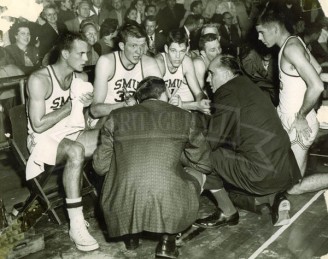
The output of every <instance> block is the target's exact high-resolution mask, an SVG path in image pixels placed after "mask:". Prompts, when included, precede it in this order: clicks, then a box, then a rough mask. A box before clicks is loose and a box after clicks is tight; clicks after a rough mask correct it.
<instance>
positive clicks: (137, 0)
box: [131, 0, 146, 24]
mask: <svg viewBox="0 0 328 259" xmlns="http://www.w3.org/2000/svg"><path fill="white" fill-rule="evenodd" d="M132 6H133V7H135V8H136V10H137V19H136V21H137V23H138V24H141V23H142V22H143V21H144V19H145V7H146V5H145V2H144V0H134V1H133V3H132V4H131V7H132Z"/></svg>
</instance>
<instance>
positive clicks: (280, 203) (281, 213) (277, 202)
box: [272, 193, 290, 226]
mask: <svg viewBox="0 0 328 259" xmlns="http://www.w3.org/2000/svg"><path fill="white" fill-rule="evenodd" d="M289 211H290V202H289V200H287V198H286V196H285V195H284V194H283V193H278V194H277V195H276V197H275V198H274V202H273V204H272V224H273V225H274V226H283V225H287V224H289V221H290V217H289Z"/></svg>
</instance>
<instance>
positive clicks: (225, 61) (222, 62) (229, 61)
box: [217, 54, 243, 75]
mask: <svg viewBox="0 0 328 259" xmlns="http://www.w3.org/2000/svg"><path fill="white" fill-rule="evenodd" d="M217 59H218V61H219V62H218V66H219V67H223V68H226V69H227V70H229V71H231V73H232V74H233V75H242V74H243V73H242V70H241V68H240V65H239V62H238V59H237V58H236V57H234V56H231V55H228V54H223V55H219V56H218V57H217Z"/></svg>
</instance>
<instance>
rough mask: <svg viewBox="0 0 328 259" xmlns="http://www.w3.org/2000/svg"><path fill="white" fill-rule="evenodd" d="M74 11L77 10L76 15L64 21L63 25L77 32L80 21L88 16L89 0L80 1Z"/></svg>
mask: <svg viewBox="0 0 328 259" xmlns="http://www.w3.org/2000/svg"><path fill="white" fill-rule="evenodd" d="M76 12H77V17H75V18H74V19H71V20H69V21H66V22H65V25H66V27H67V29H68V30H69V31H70V32H79V31H80V24H81V22H82V21H83V20H85V19H87V18H88V17H89V16H90V4H89V2H88V1H82V2H80V3H79V5H78V8H77V10H76Z"/></svg>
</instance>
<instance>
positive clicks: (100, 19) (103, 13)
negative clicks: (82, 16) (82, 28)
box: [89, 6, 109, 27]
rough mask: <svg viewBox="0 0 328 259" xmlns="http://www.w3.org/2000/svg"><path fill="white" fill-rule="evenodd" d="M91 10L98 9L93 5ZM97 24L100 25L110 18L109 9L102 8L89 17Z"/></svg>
mask: <svg viewBox="0 0 328 259" xmlns="http://www.w3.org/2000/svg"><path fill="white" fill-rule="evenodd" d="M91 11H93V13H96V11H95V10H94V9H93V6H92V7H91ZM89 18H90V19H91V20H92V21H93V22H94V23H95V24H98V26H99V27H100V26H101V24H102V23H103V22H104V21H105V20H106V19H107V18H109V12H108V10H107V9H105V8H101V9H100V12H99V14H98V15H97V14H94V15H91V16H90V17H89Z"/></svg>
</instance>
